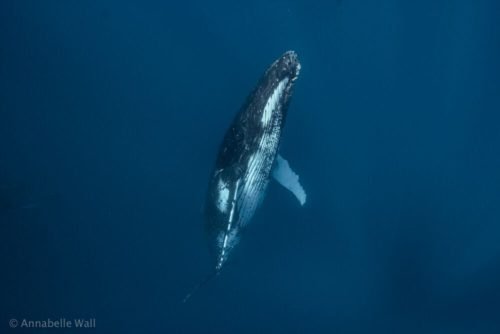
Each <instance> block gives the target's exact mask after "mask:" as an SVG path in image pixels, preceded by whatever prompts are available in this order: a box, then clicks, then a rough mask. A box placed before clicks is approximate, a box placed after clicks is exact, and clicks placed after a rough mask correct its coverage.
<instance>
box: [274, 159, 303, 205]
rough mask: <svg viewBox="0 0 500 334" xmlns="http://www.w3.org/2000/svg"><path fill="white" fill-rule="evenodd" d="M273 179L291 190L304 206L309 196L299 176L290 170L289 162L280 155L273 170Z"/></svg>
mask: <svg viewBox="0 0 500 334" xmlns="http://www.w3.org/2000/svg"><path fill="white" fill-rule="evenodd" d="M273 177H274V179H275V180H276V181H278V183H279V184H281V185H282V186H283V187H285V188H286V189H288V190H290V191H291V192H292V194H294V195H295V197H297V199H298V200H299V202H300V204H301V205H304V203H305V202H306V197H307V195H306V192H305V191H304V188H302V186H301V185H300V183H299V176H298V175H297V174H296V173H295V172H294V171H293V170H292V169H291V168H290V164H289V163H288V161H286V160H285V159H283V157H282V156H281V155H279V154H278V156H277V157H276V162H275V165H274V168H273Z"/></svg>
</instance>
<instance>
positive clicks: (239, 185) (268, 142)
mask: <svg viewBox="0 0 500 334" xmlns="http://www.w3.org/2000/svg"><path fill="white" fill-rule="evenodd" d="M299 72H300V63H299V61H298V58H297V54H296V53H295V52H293V51H288V52H286V53H285V54H283V55H282V56H281V57H280V58H278V59H277V60H276V61H275V62H274V63H273V64H272V65H271V66H270V67H269V68H268V69H267V71H266V72H265V73H264V75H263V76H262V78H261V79H260V81H259V82H258V84H257V86H256V88H255V89H254V91H253V92H252V93H251V94H250V95H249V97H248V98H247V100H246V102H245V103H244V105H243V106H242V108H241V109H240V111H239V113H238V114H237V115H236V117H235V119H234V120H233V122H232V124H231V125H230V127H229V129H228V131H227V132H226V134H225V136H224V140H223V142H222V144H221V146H220V149H219V153H218V156H217V160H216V163H215V168H214V171H213V173H212V176H211V178H210V182H209V188H208V194H207V200H206V205H205V216H206V217H205V218H206V229H207V235H208V237H209V243H210V245H211V248H212V250H213V254H214V260H215V263H214V265H215V271H216V272H219V271H220V270H221V268H222V267H223V265H224V264H225V263H226V261H227V259H228V256H229V254H230V253H231V251H232V250H233V248H234V246H235V245H236V244H237V243H238V241H239V237H240V232H241V231H242V229H243V228H244V227H245V226H246V225H247V224H248V223H249V222H250V220H251V219H252V216H253V215H254V213H255V211H256V209H257V208H258V207H259V204H260V203H261V202H262V200H263V198H264V196H265V192H266V188H267V185H268V183H269V180H270V178H271V176H272V175H273V173H274V176H275V177H276V179H277V180H278V181H279V182H280V183H281V184H283V185H284V186H285V187H287V188H288V189H290V190H291V191H292V192H294V194H295V195H296V196H297V197H298V198H299V200H300V201H301V203H302V204H303V203H304V202H305V193H304V192H303V189H302V188H301V186H300V185H299V184H298V177H297V176H296V175H295V174H294V173H293V172H292V171H291V170H290V169H289V167H288V163H287V162H286V160H284V159H282V158H281V157H278V159H277V156H278V148H279V144H280V139H281V134H282V131H283V126H284V124H285V118H286V114H287V108H288V104H289V102H290V98H291V96H292V89H293V86H294V83H295V80H296V79H297V77H298V75H299ZM273 168H274V169H275V170H274V171H273ZM276 170H277V171H276Z"/></svg>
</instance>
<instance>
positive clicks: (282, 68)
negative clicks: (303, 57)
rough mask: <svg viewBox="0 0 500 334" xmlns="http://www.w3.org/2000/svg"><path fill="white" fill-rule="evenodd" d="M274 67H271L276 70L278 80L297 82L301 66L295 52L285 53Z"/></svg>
mask: <svg viewBox="0 0 500 334" xmlns="http://www.w3.org/2000/svg"><path fill="white" fill-rule="evenodd" d="M274 65H275V66H273V67H274V68H276V69H277V70H278V77H279V79H284V78H288V79H289V80H291V81H295V80H297V78H298V76H299V73H300V68H301V66H300V62H299V57H298V56H297V53H296V52H295V51H287V52H285V53H284V54H283V55H282V56H281V57H280V58H279V59H278V60H277V61H276V63H275V64H274Z"/></svg>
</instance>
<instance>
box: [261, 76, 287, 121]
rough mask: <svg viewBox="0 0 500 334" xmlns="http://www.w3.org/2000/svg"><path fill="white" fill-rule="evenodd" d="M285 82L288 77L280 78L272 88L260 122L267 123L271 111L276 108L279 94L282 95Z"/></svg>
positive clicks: (279, 97)
mask: <svg viewBox="0 0 500 334" xmlns="http://www.w3.org/2000/svg"><path fill="white" fill-rule="evenodd" d="M287 84H288V78H285V79H283V80H281V81H280V83H279V84H278V86H277V87H276V88H275V89H274V92H273V93H272V94H271V96H270V97H269V99H268V100H267V102H266V106H265V107H264V111H263V112H262V118H261V122H262V124H263V125H267V124H268V123H269V121H270V120H271V118H272V117H271V116H272V114H273V111H274V110H275V109H276V106H277V105H278V104H279V103H280V100H281V96H282V95H283V92H284V91H285V88H286V85H287Z"/></svg>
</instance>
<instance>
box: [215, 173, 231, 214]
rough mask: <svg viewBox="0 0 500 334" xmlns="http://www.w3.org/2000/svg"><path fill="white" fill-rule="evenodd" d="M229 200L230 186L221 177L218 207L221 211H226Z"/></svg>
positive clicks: (218, 190)
mask: <svg viewBox="0 0 500 334" xmlns="http://www.w3.org/2000/svg"><path fill="white" fill-rule="evenodd" d="M228 202H229V187H228V184H227V183H226V182H224V180H222V179H219V183H218V184H217V208H218V209H219V211H220V212H222V213H225V212H226V211H227V206H228V204H229V203H228Z"/></svg>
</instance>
